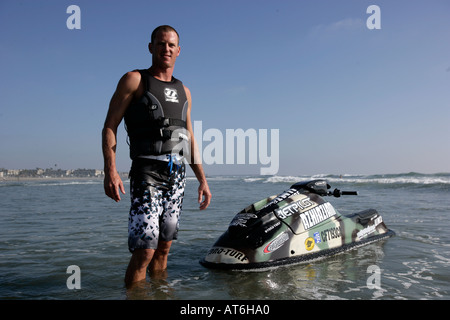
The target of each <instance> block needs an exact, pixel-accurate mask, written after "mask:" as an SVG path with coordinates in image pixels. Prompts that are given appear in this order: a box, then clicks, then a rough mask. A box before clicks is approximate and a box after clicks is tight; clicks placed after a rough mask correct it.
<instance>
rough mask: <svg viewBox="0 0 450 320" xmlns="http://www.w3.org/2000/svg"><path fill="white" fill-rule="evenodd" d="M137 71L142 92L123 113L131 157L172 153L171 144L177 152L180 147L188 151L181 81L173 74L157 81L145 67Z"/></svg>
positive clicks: (186, 106)
mask: <svg viewBox="0 0 450 320" xmlns="http://www.w3.org/2000/svg"><path fill="white" fill-rule="evenodd" d="M137 71H139V72H140V74H141V79H142V81H143V83H144V88H145V92H144V94H143V95H142V97H141V98H139V99H138V100H136V101H133V102H132V103H131V104H130V106H129V107H128V109H127V111H126V112H125V116H124V120H125V128H126V130H127V132H128V137H129V145H130V158H131V159H133V160H134V159H136V158H137V157H140V156H148V155H163V154H172V153H173V151H174V148H175V149H176V152H177V153H179V154H180V155H182V151H183V149H184V150H186V151H189V149H187V148H186V145H187V142H188V139H189V135H188V132H187V130H186V115H187V109H188V100H187V97H186V92H185V91H184V86H183V83H182V82H181V81H180V80H178V79H176V78H174V77H172V81H170V82H165V81H160V80H158V79H156V78H155V77H153V76H152V75H151V74H150V72H149V71H148V70H137ZM183 143H184V144H185V145H184V148H182V147H181V146H182V144H183ZM180 151H181V152H180Z"/></svg>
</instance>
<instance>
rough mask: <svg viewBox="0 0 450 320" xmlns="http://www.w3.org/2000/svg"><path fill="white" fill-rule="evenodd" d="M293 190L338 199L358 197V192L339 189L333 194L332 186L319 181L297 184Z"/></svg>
mask: <svg viewBox="0 0 450 320" xmlns="http://www.w3.org/2000/svg"><path fill="white" fill-rule="evenodd" d="M291 188H294V189H297V190H298V189H303V190H307V191H309V192H312V193H315V194H318V195H320V196H334V197H336V198H339V197H340V196H357V195H358V192H357V191H341V190H339V189H334V191H333V192H331V191H328V189H330V188H331V186H330V185H329V184H328V183H327V182H326V180H323V179H318V180H312V181H303V182H297V183H296V184H294V185H292V186H291Z"/></svg>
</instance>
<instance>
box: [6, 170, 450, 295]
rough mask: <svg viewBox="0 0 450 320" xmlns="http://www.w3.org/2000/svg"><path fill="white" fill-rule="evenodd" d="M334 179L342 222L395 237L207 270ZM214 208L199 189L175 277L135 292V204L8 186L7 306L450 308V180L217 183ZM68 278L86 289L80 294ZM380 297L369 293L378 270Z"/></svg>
mask: <svg viewBox="0 0 450 320" xmlns="http://www.w3.org/2000/svg"><path fill="white" fill-rule="evenodd" d="M316 178H323V179H327V181H328V182H329V184H331V186H332V189H334V188H339V189H341V190H357V191H358V192H359V195H358V196H348V197H341V198H329V199H328V200H329V201H330V202H331V203H332V204H333V205H334V206H335V207H336V208H337V209H338V210H339V211H340V212H341V213H343V214H349V213H352V212H355V211H360V210H363V209H367V208H375V209H377V210H378V211H379V212H380V213H381V215H382V216H383V220H384V222H385V223H386V225H387V226H388V227H389V228H391V229H392V230H394V231H395V232H396V236H395V237H393V238H389V239H387V240H384V241H382V242H377V243H373V244H370V245H367V246H365V247H361V248H357V249H354V250H351V251H348V252H345V253H342V254H340V255H337V256H334V257H330V258H326V259H324V260H320V261H316V262H312V263H306V264H300V265H295V266H288V267H279V268H277V269H273V270H269V271H263V272H237V271H220V270H209V269H206V268H204V267H202V266H201V265H200V264H199V262H198V261H199V259H200V258H202V257H203V256H204V255H205V253H206V252H207V251H208V249H209V248H210V247H211V246H212V245H213V243H214V242H215V240H216V238H217V237H219V236H220V235H221V234H222V233H223V232H224V231H225V230H226V228H227V226H228V224H229V222H230V221H231V220H232V218H233V216H234V215H235V214H236V213H237V212H239V211H240V210H241V209H243V208H244V207H246V206H247V205H249V204H251V203H253V202H256V201H258V200H260V199H262V198H264V197H266V196H269V195H274V194H278V193H280V192H282V191H284V190H286V189H288V188H289V186H290V185H292V184H293V183H295V182H298V181H302V180H310V179H316ZM208 180H209V185H210V188H211V191H212V193H213V201H212V203H211V206H210V207H209V208H208V209H207V210H206V211H199V210H198V204H197V202H196V196H197V195H196V190H197V186H198V185H197V181H196V180H195V178H188V181H187V186H186V196H185V200H184V205H183V213H182V217H181V222H180V232H179V239H178V240H176V241H175V242H174V244H173V246H172V250H171V254H170V256H169V266H168V270H167V273H166V274H165V275H164V276H162V277H160V278H159V279H150V278H149V279H148V280H147V281H146V282H145V283H142V284H141V285H140V286H137V287H135V288H133V289H132V290H126V289H125V287H124V284H123V277H124V274H125V270H126V267H127V265H128V261H129V258H130V253H129V252H128V248H127V219H128V209H129V198H128V188H129V183H128V181H125V184H126V188H127V195H125V196H123V198H122V201H121V202H119V203H115V202H113V201H112V200H110V199H109V198H107V197H106V196H105V195H104V193H103V181H102V180H97V179H93V180H88V179H84V180H73V181H72V180H34V181H2V182H0V193H1V197H0V221H1V224H0V235H1V238H0V299H2V300H5V299H13V300H30V299H33V300H35V299H39V300H40V299H44V300H54V299H56V300H73V299H82V300H97V299H102V300H103V299H106V300H110V299H114V300H125V299H149V300H235V299H257V300H260V299H261V300H262V299H271V300H300V299H301V300H303V299H308V300H322V299H323V300H327V299H333V300H334V299H350V300H356V299H364V300H367V299H385V300H397V299H400V300H403V299H408V300H416V299H449V298H450V235H449V232H448V230H449V227H450V197H449V191H450V174H418V173H409V174H392V175H381V174H380V175H370V176H367V175H344V176H336V175H319V176H314V177H311V176H274V177H263V176H253V177H252V176H217V177H209V179H208ZM69 266H77V267H78V268H79V270H80V278H79V279H80V289H76V288H75V289H69V287H70V286H68V285H67V282H68V279H69V277H71V276H72V273H71V272H69V273H68V272H67V269H68V267H69ZM373 266H375V267H376V268H377V269H378V270H379V272H378V274H379V280H380V282H379V286H376V287H373V286H371V285H370V283H371V282H370V281H369V280H370V276H371V275H372V274H373V273H372V272H371V271H370V270H373V269H370V268H373Z"/></svg>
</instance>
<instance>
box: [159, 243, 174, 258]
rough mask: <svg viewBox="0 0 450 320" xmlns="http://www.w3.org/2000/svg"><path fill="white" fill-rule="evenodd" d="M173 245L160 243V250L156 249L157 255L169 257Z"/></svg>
mask: <svg viewBox="0 0 450 320" xmlns="http://www.w3.org/2000/svg"><path fill="white" fill-rule="evenodd" d="M171 245H172V241H159V242H158V249H156V253H157V254H159V255H163V256H167V255H168V254H169V251H170V246H171Z"/></svg>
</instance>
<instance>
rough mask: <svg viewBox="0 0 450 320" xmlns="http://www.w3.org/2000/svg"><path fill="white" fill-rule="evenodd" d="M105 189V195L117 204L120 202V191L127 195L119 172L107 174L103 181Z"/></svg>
mask: <svg viewBox="0 0 450 320" xmlns="http://www.w3.org/2000/svg"><path fill="white" fill-rule="evenodd" d="M103 187H104V188H105V194H106V195H107V196H108V197H110V198H111V199H113V200H114V201H116V202H119V201H120V193H119V189H120V191H121V192H122V193H123V194H125V188H124V187H123V182H122V179H120V176H119V174H118V173H117V172H115V173H112V174H106V173H105V180H104V181H103Z"/></svg>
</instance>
